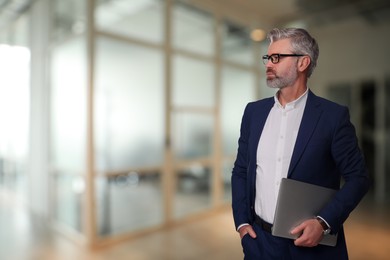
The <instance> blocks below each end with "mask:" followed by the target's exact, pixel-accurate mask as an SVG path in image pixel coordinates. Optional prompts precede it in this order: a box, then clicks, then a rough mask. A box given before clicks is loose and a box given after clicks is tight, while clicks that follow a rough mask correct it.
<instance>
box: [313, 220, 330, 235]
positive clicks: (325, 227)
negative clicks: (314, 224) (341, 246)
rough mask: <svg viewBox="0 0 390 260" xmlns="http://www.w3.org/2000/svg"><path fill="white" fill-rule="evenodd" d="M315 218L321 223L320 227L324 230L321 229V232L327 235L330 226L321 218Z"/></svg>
mask: <svg viewBox="0 0 390 260" xmlns="http://www.w3.org/2000/svg"><path fill="white" fill-rule="evenodd" d="M316 219H317V220H318V222H319V223H320V224H321V226H322V229H323V230H324V231H323V234H324V235H328V234H329V233H330V231H331V230H330V227H329V226H328V224H326V223H325V221H324V220H322V218H319V217H316Z"/></svg>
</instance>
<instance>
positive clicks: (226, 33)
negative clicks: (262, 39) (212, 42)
mask: <svg viewBox="0 0 390 260" xmlns="http://www.w3.org/2000/svg"><path fill="white" fill-rule="evenodd" d="M252 45H253V44H252V40H251V37H250V31H249V28H248V27H245V26H242V25H238V24H236V23H233V22H230V21H226V20H225V21H224V23H223V26H222V58H223V59H224V60H227V61H233V62H237V63H241V64H245V65H252V64H253V61H254V59H253V53H254V52H253V48H252ZM259 60H260V57H259Z"/></svg>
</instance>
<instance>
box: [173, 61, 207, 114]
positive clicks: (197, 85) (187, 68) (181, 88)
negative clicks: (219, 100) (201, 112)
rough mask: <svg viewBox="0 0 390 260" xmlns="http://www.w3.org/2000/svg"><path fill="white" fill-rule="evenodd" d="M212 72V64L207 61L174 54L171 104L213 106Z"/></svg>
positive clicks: (177, 105)
mask: <svg viewBox="0 0 390 260" xmlns="http://www.w3.org/2000/svg"><path fill="white" fill-rule="evenodd" d="M214 74H215V73H214V66H213V64H211V63H209V62H205V61H201V60H195V59H191V58H187V57H183V56H179V55H176V56H174V59H173V75H172V77H173V86H172V88H173V93H172V103H173V105H174V106H176V107H183V106H185V107H191V106H196V107H209V108H210V107H213V106H214V104H215V91H214Z"/></svg>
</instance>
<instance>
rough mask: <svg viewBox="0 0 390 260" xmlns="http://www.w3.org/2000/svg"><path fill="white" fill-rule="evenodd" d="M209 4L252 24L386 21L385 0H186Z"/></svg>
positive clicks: (389, 12) (389, 9) (389, 5)
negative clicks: (352, 20) (355, 20)
mask: <svg viewBox="0 0 390 260" xmlns="http://www.w3.org/2000/svg"><path fill="white" fill-rule="evenodd" d="M187 2H190V3H195V4H197V5H204V6H211V7H212V8H214V9H215V10H220V11H222V12H224V13H228V14H231V16H232V17H237V18H238V19H241V20H247V21H248V20H250V22H251V23H252V24H253V23H254V24H259V25H260V26H261V25H263V26H264V27H270V26H283V25H286V24H289V23H294V22H297V21H304V22H305V23H307V24H312V25H317V26H321V25H326V24H331V23H335V22H340V21H342V20H345V19H351V18H359V19H362V20H363V21H364V22H366V23H368V24H370V25H375V24H379V23H388V22H390V1H389V0H213V1H210V0H187Z"/></svg>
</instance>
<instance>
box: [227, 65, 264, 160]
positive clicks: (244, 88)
mask: <svg viewBox="0 0 390 260" xmlns="http://www.w3.org/2000/svg"><path fill="white" fill-rule="evenodd" d="M255 80H256V79H255V76H254V75H253V73H251V72H250V71H246V70H241V69H236V68H233V67H229V66H224V67H223V69H222V91H221V124H222V145H223V154H224V155H225V156H226V155H228V156H231V155H235V154H236V152H237V142H238V137H239V134H240V125H241V118H242V115H243V113H244V109H245V107H246V105H247V104H248V103H249V102H250V101H253V100H255V91H254V89H255Z"/></svg>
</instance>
